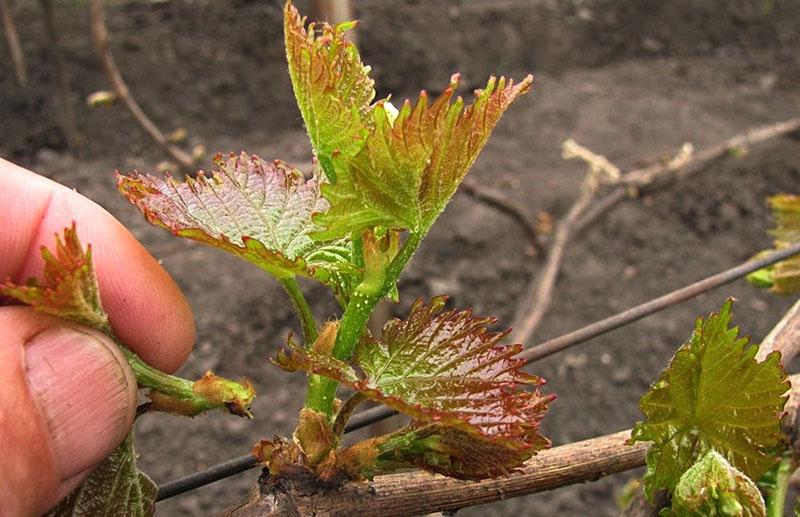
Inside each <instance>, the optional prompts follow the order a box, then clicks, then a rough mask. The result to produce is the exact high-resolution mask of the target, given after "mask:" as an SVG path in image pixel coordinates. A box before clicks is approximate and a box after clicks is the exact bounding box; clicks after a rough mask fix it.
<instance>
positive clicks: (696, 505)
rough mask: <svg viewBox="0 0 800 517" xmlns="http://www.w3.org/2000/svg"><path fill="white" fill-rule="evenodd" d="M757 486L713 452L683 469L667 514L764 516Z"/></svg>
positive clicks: (677, 516) (685, 516)
mask: <svg viewBox="0 0 800 517" xmlns="http://www.w3.org/2000/svg"><path fill="white" fill-rule="evenodd" d="M766 514H767V509H766V507H765V505H764V498H763V497H761V492H759V490H758V487H757V486H756V484H755V483H753V481H752V480H751V479H750V478H748V477H747V476H745V475H744V474H743V473H742V472H740V471H739V470H737V469H736V468H735V467H733V466H732V465H731V464H730V463H728V461H727V460H726V459H725V458H724V457H722V456H721V455H720V454H719V453H717V452H716V451H713V450H712V451H710V452H709V453H708V454H706V455H705V456H703V458H701V459H700V461H698V462H697V463H695V464H694V465H692V467H691V468H690V469H689V470H687V471H686V472H684V474H683V475H682V476H681V478H680V480H679V481H678V484H677V485H676V486H675V491H674V492H673V494H672V508H671V509H670V510H669V512H667V515H668V516H670V517H705V516H708V517H715V516H719V517H728V516H730V517H764V516H766Z"/></svg>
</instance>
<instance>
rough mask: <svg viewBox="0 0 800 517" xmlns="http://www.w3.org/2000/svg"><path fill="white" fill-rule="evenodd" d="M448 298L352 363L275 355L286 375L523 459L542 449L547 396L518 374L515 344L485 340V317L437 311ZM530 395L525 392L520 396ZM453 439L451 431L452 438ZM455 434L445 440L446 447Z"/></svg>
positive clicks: (364, 343) (299, 353) (418, 308)
mask: <svg viewBox="0 0 800 517" xmlns="http://www.w3.org/2000/svg"><path fill="white" fill-rule="evenodd" d="M445 301H446V298H444V297H437V298H434V299H433V300H432V301H431V303H429V304H424V303H423V302H422V300H417V302H415V303H414V305H413V307H412V308H411V312H410V314H409V316H408V318H407V319H406V320H393V321H390V322H389V323H387V324H386V326H385V327H384V328H383V333H382V336H381V339H380V341H377V340H375V339H373V338H371V337H365V338H363V339H362V340H361V341H360V342H359V344H358V345H357V347H356V350H355V354H354V357H353V360H352V362H353V363H354V364H355V365H357V367H358V369H359V370H360V371H361V372H363V376H361V375H360V374H359V373H357V371H356V369H354V368H353V367H351V366H350V365H348V364H346V363H344V362H342V361H338V360H336V359H334V358H332V357H330V356H326V355H322V354H318V353H314V352H313V351H307V350H302V349H300V348H298V347H296V346H295V347H292V348H291V349H290V350H287V351H284V352H282V353H280V354H279V356H278V359H277V361H276V362H277V363H278V364H279V365H280V366H281V367H282V368H284V369H286V370H289V371H293V370H297V369H301V370H305V371H307V372H312V373H316V374H319V375H324V376H326V377H329V378H332V379H334V380H336V381H338V382H341V383H343V384H345V385H347V386H349V387H350V388H352V389H354V390H356V391H358V392H360V393H362V394H364V395H365V396H366V397H368V398H370V399H373V400H376V401H379V402H381V403H383V404H386V405H387V406H389V407H391V408H393V409H396V410H398V411H400V412H402V413H405V414H407V415H409V416H411V417H412V418H413V419H414V420H416V421H417V424H415V425H417V426H422V425H424V424H430V423H435V424H436V425H441V426H445V427H448V428H452V429H454V430H457V431H459V432H460V433H461V434H459V435H458V436H459V437H461V436H473V437H478V438H480V439H483V440H489V441H491V442H492V443H494V444H500V445H505V446H508V447H511V448H513V449H518V450H527V451H528V456H530V454H533V452H535V451H536V450H539V449H542V448H544V447H546V446H547V445H548V443H549V442H548V441H547V440H546V439H545V438H544V437H542V436H541V435H540V434H539V432H538V424H539V421H540V420H541V419H542V417H543V416H544V413H545V411H546V410H547V406H548V404H549V403H550V402H551V401H552V400H553V398H554V397H553V396H552V395H543V394H542V393H541V392H540V391H539V386H540V384H541V383H542V381H541V380H540V379H539V378H538V377H536V376H533V375H529V374H527V373H525V372H523V371H522V370H521V368H522V366H523V365H524V361H523V360H522V359H520V358H517V357H516V355H517V353H518V352H519V351H520V349H521V346H520V345H513V346H502V345H499V344H498V342H499V341H500V339H501V338H503V337H504V336H505V333H502V334H497V333H489V332H487V331H486V325H489V324H491V323H493V321H494V320H493V319H491V318H475V317H473V316H472V313H471V311H468V310H467V311H446V312H442V309H443V307H444V304H445ZM524 388H529V389H524ZM453 432H455V431H453ZM455 436H456V435H454V434H449V435H448V437H447V439H448V440H455V439H456V438H454V437H455Z"/></svg>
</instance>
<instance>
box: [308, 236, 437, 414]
mask: <svg viewBox="0 0 800 517" xmlns="http://www.w3.org/2000/svg"><path fill="white" fill-rule="evenodd" d="M421 240H422V237H421V236H419V235H415V234H409V236H408V239H406V242H405V243H404V244H403V247H402V249H400V252H399V253H398V254H397V256H396V257H395V258H394V260H392V262H391V264H389V267H388V268H386V279H385V280H384V283H383V286H382V287H381V288H380V289H378V290H373V289H371V288H368V286H367V285H366V284H363V283H362V284H361V285H359V286H358V287H356V288H355V290H354V291H353V294H352V295H351V296H350V301H349V302H348V304H347V307H346V308H345V310H344V314H343V315H342V319H341V321H340V322H339V332H338V333H337V334H336V343H335V344H334V346H333V352H332V355H333V357H335V358H336V359H339V360H341V361H347V360H348V359H350V356H351V355H352V354H353V350H354V349H355V346H356V343H358V340H359V339H360V338H361V334H363V333H364V329H365V328H366V326H367V320H368V319H369V315H370V314H372V311H373V310H374V309H375V305H377V304H378V301H380V299H381V298H383V297H384V296H386V294H387V293H388V292H389V290H391V288H392V287H393V286H394V285H395V284H396V283H397V280H398V279H399V278H400V274H401V273H402V272H403V269H405V267H406V264H407V263H408V261H409V260H411V257H412V256H413V255H414V252H415V251H417V248H418V247H419V243H420V241H421ZM336 384H337V383H336V381H333V380H331V379H328V378H326V377H321V376H319V375H311V376H309V379H308V395H307V396H306V407H308V408H311V409H313V410H315V411H319V412H321V413H325V414H326V415H329V416H330V415H332V414H333V401H334V397H335V395H336Z"/></svg>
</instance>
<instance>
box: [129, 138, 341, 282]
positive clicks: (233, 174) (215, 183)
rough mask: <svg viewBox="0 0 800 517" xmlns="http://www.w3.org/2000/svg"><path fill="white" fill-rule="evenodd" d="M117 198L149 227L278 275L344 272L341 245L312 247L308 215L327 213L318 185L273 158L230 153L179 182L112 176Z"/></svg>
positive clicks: (325, 277)
mask: <svg viewBox="0 0 800 517" xmlns="http://www.w3.org/2000/svg"><path fill="white" fill-rule="evenodd" d="M118 187H119V190H120V191H121V192H122V194H123V195H124V196H125V197H126V198H127V199H128V200H129V201H130V202H131V203H133V204H134V205H136V207H137V208H138V209H139V210H140V211H141V212H142V213H143V214H144V215H145V217H146V218H147V220H148V221H149V222H150V223H152V224H155V225H158V226H161V227H163V228H166V229H167V230H170V231H171V232H173V233H174V234H176V235H180V236H182V237H188V238H190V239H194V240H197V241H200V242H204V243H206V244H210V245H211V246H215V247H217V248H221V249H224V250H226V251H229V252H231V253H233V254H235V255H238V256H240V257H242V258H244V259H245V260H248V261H250V262H252V263H254V264H256V265H257V266H259V267H261V268H262V269H264V270H266V271H268V272H270V273H272V274H274V275H275V276H277V277H278V278H288V277H292V276H295V275H305V276H316V277H317V278H318V279H320V280H322V281H331V275H332V274H334V273H337V272H341V271H346V270H349V269H352V265H351V264H350V263H349V260H348V256H349V251H348V248H347V247H346V246H344V245H343V244H342V243H325V244H320V243H316V242H314V241H312V240H311V238H310V237H309V233H310V232H312V231H314V230H315V229H317V226H316V225H315V224H314V223H313V222H312V220H311V215H312V214H313V213H314V212H319V211H324V210H326V209H327V208H328V204H327V202H326V201H325V200H324V199H323V198H322V197H321V196H320V191H319V181H318V179H316V178H312V179H310V180H306V179H305V178H304V177H303V174H302V173H301V172H300V171H298V170H297V169H293V168H291V167H289V166H288V165H286V164H284V163H283V162H280V161H275V162H273V163H268V162H266V161H264V160H262V159H261V158H259V157H258V156H255V155H252V156H248V155H246V154H244V153H242V154H241V155H239V156H235V155H230V156H228V157H227V159H226V158H223V157H222V156H221V155H217V156H216V158H215V159H214V171H213V173H212V175H211V176H210V177H207V176H205V175H204V174H203V172H202V171H201V172H200V173H199V174H198V176H197V178H196V179H194V178H186V181H184V182H179V181H177V180H175V179H174V178H172V177H170V176H167V177H166V178H165V179H160V178H156V177H153V176H150V175H145V176H142V175H139V174H137V173H134V174H133V175H131V176H122V175H120V176H118Z"/></svg>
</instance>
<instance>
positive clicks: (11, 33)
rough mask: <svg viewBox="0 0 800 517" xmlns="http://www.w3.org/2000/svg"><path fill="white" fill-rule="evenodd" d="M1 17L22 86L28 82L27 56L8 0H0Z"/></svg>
mask: <svg viewBox="0 0 800 517" xmlns="http://www.w3.org/2000/svg"><path fill="white" fill-rule="evenodd" d="M0 18H2V20H3V31H4V32H5V33H6V41H7V42H8V51H9V53H10V54H11V62H12V63H14V74H15V75H16V77H17V83H18V84H19V85H20V86H23V87H24V86H26V85H27V84H28V71H27V68H26V67H25V56H24V55H23V54H22V46H20V44H19V35H18V34H17V25H16V24H15V23H14V15H13V14H12V13H11V6H10V5H9V4H8V0H0Z"/></svg>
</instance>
